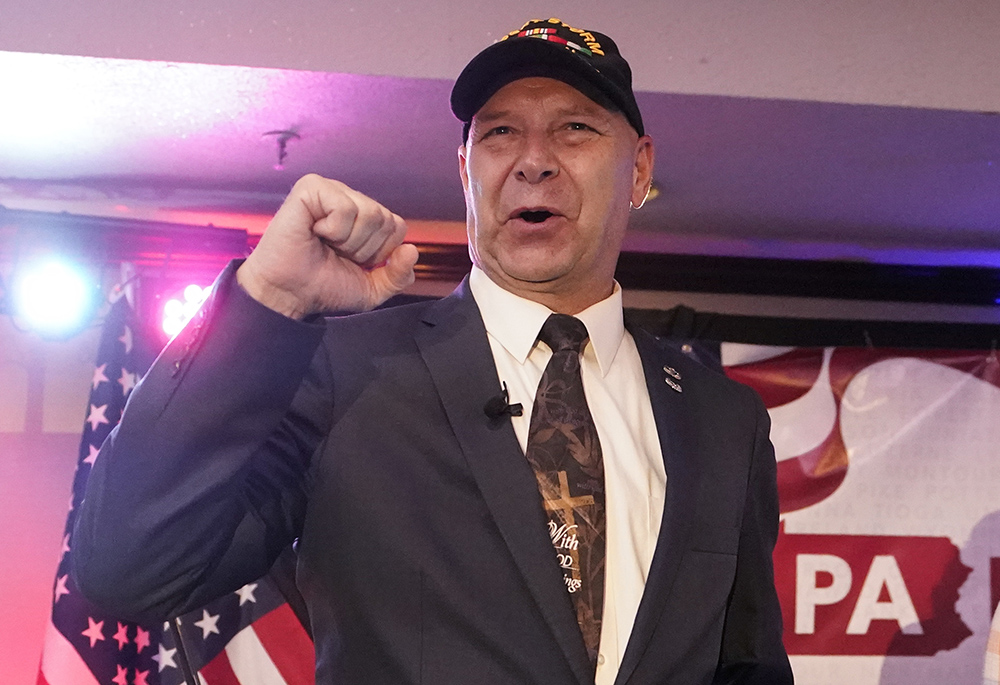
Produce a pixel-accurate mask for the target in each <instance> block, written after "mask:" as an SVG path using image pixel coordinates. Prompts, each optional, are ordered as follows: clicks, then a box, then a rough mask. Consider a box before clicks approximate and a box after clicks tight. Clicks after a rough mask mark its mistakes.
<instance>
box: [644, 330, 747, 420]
mask: <svg viewBox="0 0 1000 685" xmlns="http://www.w3.org/2000/svg"><path fill="white" fill-rule="evenodd" d="M630 332H631V333H632V336H633V338H634V339H635V341H636V345H637V346H638V348H639V350H640V354H641V355H643V356H645V354H648V353H649V352H650V351H652V350H655V354H656V357H657V359H658V360H660V361H661V362H662V364H663V365H664V366H666V367H670V368H672V369H674V370H675V371H676V372H677V373H678V374H679V375H680V376H681V377H682V378H683V379H684V380H685V381H686V382H685V383H684V384H683V385H685V386H691V387H698V388H701V389H703V390H705V391H708V392H710V393H712V394H714V395H716V396H724V397H730V398H733V399H734V400H736V401H738V402H740V403H744V404H752V405H760V406H761V407H763V402H762V401H761V399H760V396H759V395H758V394H757V391H756V390H754V389H753V388H751V387H750V386H748V385H745V384H743V383H740V382H738V381H735V380H733V379H732V378H730V377H729V376H727V375H726V373H725V370H724V369H723V367H722V365H721V364H715V363H712V364H711V365H709V364H708V363H706V362H704V361H702V360H701V359H699V358H698V357H697V356H695V355H694V354H693V353H688V352H685V351H682V350H681V345H680V344H678V341H676V340H670V339H667V338H661V337H657V336H653V335H652V334H650V333H649V332H648V331H645V330H643V329H641V328H636V329H632V328H630ZM664 372H666V369H664Z"/></svg>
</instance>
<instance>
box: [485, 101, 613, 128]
mask: <svg viewBox="0 0 1000 685" xmlns="http://www.w3.org/2000/svg"><path fill="white" fill-rule="evenodd" d="M602 114H611V112H610V111H608V110H607V109H605V108H604V107H601V106H600V105H599V104H597V103H594V105H593V106H591V105H582V106H581V105H574V106H572V107H564V108H562V109H559V110H557V111H556V115H557V116H563V117H572V116H583V115H589V116H601V115H602ZM510 116H513V115H512V113H511V111H510V110H506V109H502V110H498V111H495V112H486V113H484V114H480V113H478V112H477V113H476V114H475V116H474V117H473V120H474V121H478V122H481V123H485V124H488V123H490V122H493V121H496V120H498V119H506V118H508V117H510Z"/></svg>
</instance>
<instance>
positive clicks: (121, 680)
mask: <svg viewBox="0 0 1000 685" xmlns="http://www.w3.org/2000/svg"><path fill="white" fill-rule="evenodd" d="M115 668H116V669H117V671H118V673H117V674H116V675H115V677H114V678H112V679H111V682H113V683H114V684H115V685H128V669H127V668H122V667H121V666H119V665H118V664H115Z"/></svg>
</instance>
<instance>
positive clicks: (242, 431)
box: [71, 264, 331, 621]
mask: <svg viewBox="0 0 1000 685" xmlns="http://www.w3.org/2000/svg"><path fill="white" fill-rule="evenodd" d="M235 268H236V265H235V264H234V265H231V266H230V267H229V268H227V270H226V271H225V272H223V274H222V276H220V279H219V281H218V282H217V284H216V288H215V290H214V294H213V296H212V298H211V299H210V300H209V302H207V303H206V305H205V306H204V307H203V308H202V311H201V312H200V313H199V314H198V316H196V318H195V319H194V320H192V322H191V323H190V324H189V325H188V326H187V327H186V328H185V330H184V331H182V332H181V334H179V335H178V336H177V337H176V338H175V339H174V340H173V341H172V342H171V343H170V344H169V345H168V346H167V348H166V349H165V350H164V351H163V352H162V353H161V355H160V356H159V358H158V359H157V360H156V362H155V363H154V364H153V366H152V367H151V368H150V370H149V372H148V373H147V374H146V376H145V377H144V379H143V380H142V381H141V382H140V383H139V385H138V386H137V387H136V388H135V390H134V391H133V393H132V395H131V397H130V398H129V402H128V405H127V406H126V409H125V412H124V414H123V416H122V420H121V422H120V423H119V425H118V426H117V427H116V428H115V430H114V431H113V432H112V434H111V435H110V436H109V438H108V440H107V441H106V442H105V444H104V446H103V447H102V448H101V452H100V454H99V456H98V458H97V461H96V463H95V464H94V468H93V470H92V472H91V474H90V478H89V482H88V485H87V491H86V496H85V499H84V501H83V503H82V505H81V510H80V512H79V516H78V518H77V522H76V526H75V528H74V532H73V536H72V543H71V544H72V545H73V561H74V569H73V573H74V577H75V580H76V582H77V585H78V587H79V588H80V590H81V591H82V592H83V594H84V595H86V596H87V597H88V598H90V599H91V600H92V601H94V602H95V603H97V604H99V605H101V606H103V607H105V608H106V609H107V610H109V611H113V612H115V613H118V614H119V615H121V616H123V617H126V618H132V619H135V620H145V621H149V620H162V619H164V618H166V617H168V616H173V615H177V614H180V613H183V612H184V611H188V610H191V609H193V608H197V607H198V606H201V605H203V604H205V603H207V602H208V601H210V600H212V599H214V598H215V597H218V596H220V595H222V594H225V593H226V592H229V591H231V590H234V589H236V588H239V587H240V586H242V585H243V584H245V583H247V582H250V581H252V580H254V579H256V578H259V577H260V576H263V575H264V574H265V573H267V571H268V569H269V568H270V566H271V564H272V563H273V562H274V560H275V558H277V556H278V554H279V553H280V552H281V550H282V549H283V548H284V547H286V546H287V545H288V544H290V543H291V542H292V540H293V539H294V538H295V537H296V536H297V534H298V531H299V530H300V529H301V525H302V519H303V517H304V512H305V498H306V491H307V489H308V482H307V481H308V475H307V474H308V467H309V460H310V457H311V455H312V453H313V452H314V450H315V449H316V447H317V445H318V444H319V442H320V441H321V440H322V438H323V436H324V435H325V434H326V433H327V430H328V426H327V424H326V422H327V421H328V418H327V417H329V415H330V413H331V412H330V407H331V404H330V402H331V400H330V382H329V378H328V372H327V369H326V367H325V365H324V363H323V360H324V359H325V355H324V354H323V349H322V347H321V340H322V337H323V331H324V327H323V326H322V325H317V324H308V323H302V322H298V321H293V320H291V319H288V318H285V317H283V316H281V315H280V314H277V313H276V312H273V311H271V310H270V309H267V308H266V307H264V306H263V305H260V304H259V303H257V302H256V301H254V300H253V299H252V298H250V297H249V296H248V295H247V294H246V293H245V292H244V291H243V290H242V289H241V288H240V287H239V286H238V285H237V284H236V281H235V275H234V274H235Z"/></svg>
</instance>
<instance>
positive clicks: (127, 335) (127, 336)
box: [118, 326, 132, 354]
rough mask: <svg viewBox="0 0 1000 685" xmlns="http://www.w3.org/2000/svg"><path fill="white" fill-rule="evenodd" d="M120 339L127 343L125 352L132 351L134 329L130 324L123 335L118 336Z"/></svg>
mask: <svg viewBox="0 0 1000 685" xmlns="http://www.w3.org/2000/svg"><path fill="white" fill-rule="evenodd" d="M118 340H119V341H121V342H122V343H124V345H125V354H128V353H129V352H131V351H132V329H131V328H129V327H128V326H126V327H125V332H124V333H122V337H120V338H118Z"/></svg>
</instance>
